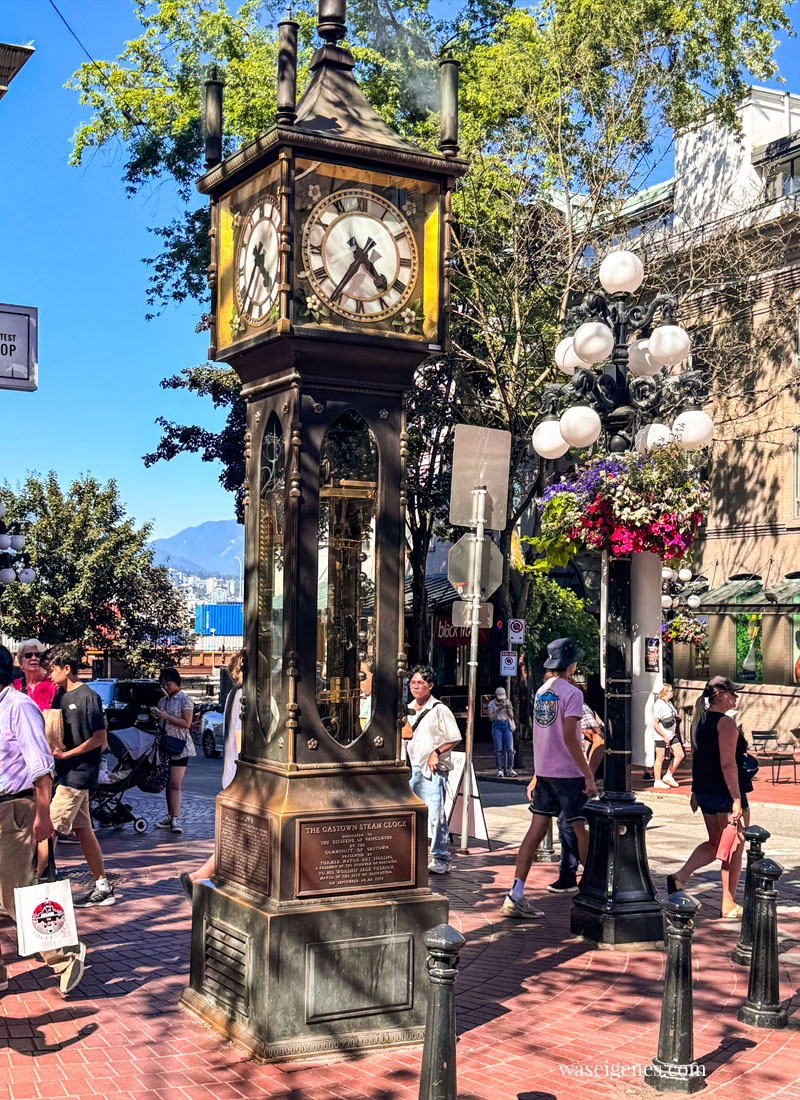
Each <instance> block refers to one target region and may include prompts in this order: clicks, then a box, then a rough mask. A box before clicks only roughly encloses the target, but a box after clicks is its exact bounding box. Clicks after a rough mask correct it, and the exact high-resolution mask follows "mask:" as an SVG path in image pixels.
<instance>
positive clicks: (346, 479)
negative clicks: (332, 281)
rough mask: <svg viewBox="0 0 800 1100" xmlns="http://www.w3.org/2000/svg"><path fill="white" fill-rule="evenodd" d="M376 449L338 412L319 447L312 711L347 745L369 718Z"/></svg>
mask: <svg viewBox="0 0 800 1100" xmlns="http://www.w3.org/2000/svg"><path fill="white" fill-rule="evenodd" d="M377 492H378V451H377V447H376V446H375V439H374V436H373V435H372V432H371V431H370V430H369V428H368V427H367V425H366V423H365V421H364V420H363V419H362V417H360V416H359V415H358V413H356V412H351V411H348V412H346V413H343V414H342V415H341V416H340V417H339V418H338V420H336V421H335V422H334V423H333V424H332V425H331V427H330V428H329V429H328V431H327V432H326V434H325V438H324V440H323V443H322V448H321V451H320V494H319V495H320V506H319V532H318V534H319V550H318V558H317V709H318V711H319V715H320V718H321V719H322V724H323V726H324V727H325V729H326V730H327V731H328V733H329V734H330V735H331V737H332V738H333V739H334V740H335V741H338V742H339V743H340V744H342V745H349V744H352V742H353V741H355V740H356V738H357V737H359V736H360V734H361V733H362V731H363V730H365V729H366V727H367V725H368V724H369V721H370V718H371V717H372V711H373V699H372V674H373V670H374V665H375V517H376V508H377Z"/></svg>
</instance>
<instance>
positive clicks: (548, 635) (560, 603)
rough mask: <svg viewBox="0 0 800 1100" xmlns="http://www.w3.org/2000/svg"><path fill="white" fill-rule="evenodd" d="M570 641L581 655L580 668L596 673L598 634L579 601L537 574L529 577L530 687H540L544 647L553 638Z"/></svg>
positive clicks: (527, 644)
mask: <svg viewBox="0 0 800 1100" xmlns="http://www.w3.org/2000/svg"><path fill="white" fill-rule="evenodd" d="M566 637H569V638H572V639H573V641H574V642H575V644H576V645H577V647H578V649H580V650H581V652H582V653H583V658H582V660H581V668H583V669H585V670H586V671H587V672H597V671H598V670H599V668H600V631H599V627H598V625H597V619H596V618H595V617H594V615H592V613H591V612H590V611H587V610H586V603H585V600H582V599H581V598H580V597H579V596H577V595H576V594H575V593H574V592H572V591H571V590H570V589H568V588H562V587H561V586H560V585H559V584H557V583H556V581H554V580H553V579H552V577H547V576H543V575H542V574H540V573H532V574H531V584H530V587H529V589H528V606H527V609H526V612H525V647H524V648H525V655H526V657H527V661H528V666H529V668H530V670H531V672H532V674H533V678H534V683H536V684H537V686H538V684H539V683H541V677H542V676H543V674H544V662H545V660H546V659H547V643H548V642H552V640H553V639H554V638H566Z"/></svg>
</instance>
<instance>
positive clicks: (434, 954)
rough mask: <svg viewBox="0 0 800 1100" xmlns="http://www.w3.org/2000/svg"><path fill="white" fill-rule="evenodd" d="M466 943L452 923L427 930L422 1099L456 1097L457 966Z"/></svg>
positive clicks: (451, 1099) (420, 1095)
mask: <svg viewBox="0 0 800 1100" xmlns="http://www.w3.org/2000/svg"><path fill="white" fill-rule="evenodd" d="M465 943H466V940H465V939H464V937H463V936H462V935H460V934H459V933H458V932H456V930H455V928H451V927H450V925H449V924H439V925H437V926H436V928H432V929H431V930H430V932H426V933H425V946H426V947H427V949H428V962H427V967H428V977H429V978H430V980H431V988H430V991H429V994H428V1014H427V1017H426V1019H425V1045H424V1046H423V1048H422V1070H421V1072H420V1076H419V1100H456V990H455V984H456V978H457V977H458V971H457V970H456V966H457V965H458V953H459V951H461V949H462V948H463V946H464V944H465Z"/></svg>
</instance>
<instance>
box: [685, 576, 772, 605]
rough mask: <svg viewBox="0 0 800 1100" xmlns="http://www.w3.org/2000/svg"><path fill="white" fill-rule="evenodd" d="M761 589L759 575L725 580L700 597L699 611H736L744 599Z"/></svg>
mask: <svg viewBox="0 0 800 1100" xmlns="http://www.w3.org/2000/svg"><path fill="white" fill-rule="evenodd" d="M760 591H761V577H747V578H739V579H735V580H729V581H725V583H724V584H718V585H717V587H716V588H709V590H708V592H704V593H703V595H702V596H701V597H700V608H699V610H700V611H705V612H708V611H720V612H724V611H738V610H739V609H740V608H741V606H742V604H743V603H744V601H745V600H747V599H749V597H750V596H754V595H755V594H756V593H758V592H760Z"/></svg>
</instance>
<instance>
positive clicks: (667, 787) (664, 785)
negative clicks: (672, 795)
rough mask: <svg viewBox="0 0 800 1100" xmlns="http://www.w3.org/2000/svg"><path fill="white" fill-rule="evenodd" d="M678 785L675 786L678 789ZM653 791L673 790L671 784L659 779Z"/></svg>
mask: <svg viewBox="0 0 800 1100" xmlns="http://www.w3.org/2000/svg"><path fill="white" fill-rule="evenodd" d="M677 785H678V784H677V783H676V784H675V786H676V787H677ZM653 789H654V790H656V791H669V790H671V788H670V785H669V783H665V782H664V780H663V779H657V780H656V781H655V783H654V784H653Z"/></svg>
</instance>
